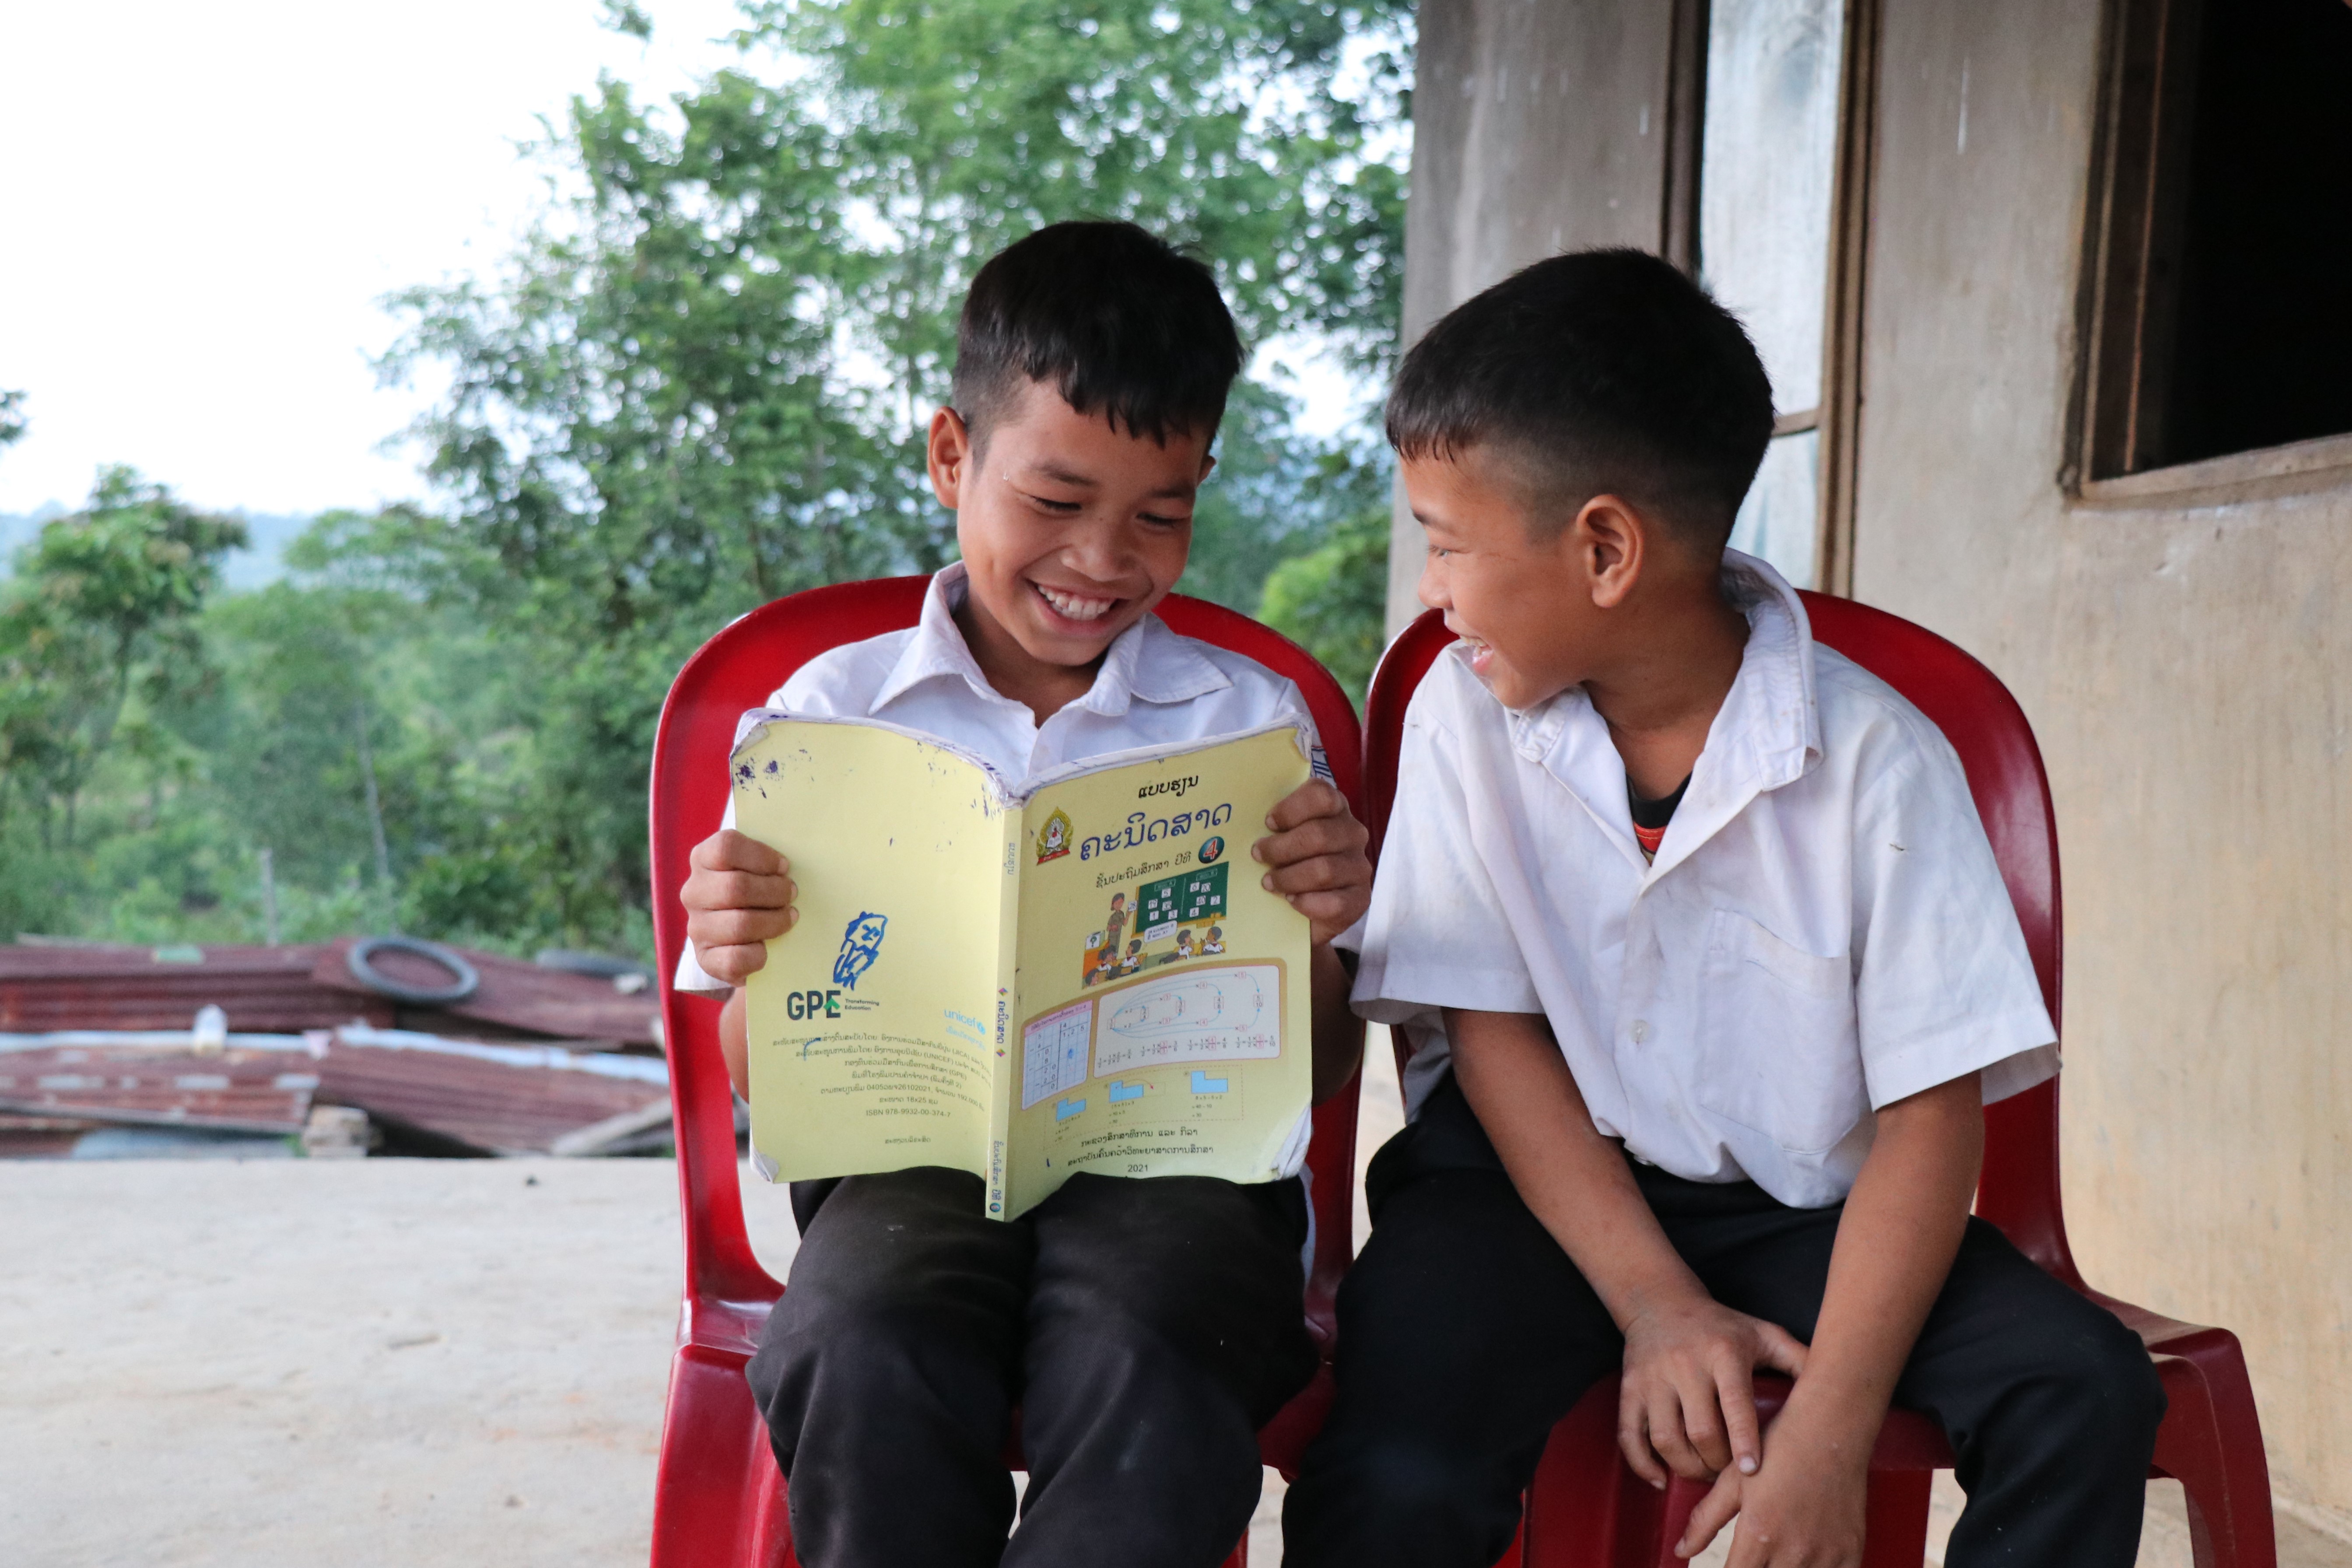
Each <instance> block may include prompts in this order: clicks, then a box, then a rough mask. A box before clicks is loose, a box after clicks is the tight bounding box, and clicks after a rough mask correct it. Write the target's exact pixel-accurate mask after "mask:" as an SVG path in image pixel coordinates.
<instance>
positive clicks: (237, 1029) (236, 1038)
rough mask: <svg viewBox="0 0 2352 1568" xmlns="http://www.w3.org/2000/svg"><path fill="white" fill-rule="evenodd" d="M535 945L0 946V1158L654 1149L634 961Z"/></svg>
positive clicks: (649, 1067) (662, 1140)
mask: <svg viewBox="0 0 2352 1568" xmlns="http://www.w3.org/2000/svg"><path fill="white" fill-rule="evenodd" d="M659 1029H660V1022H659V1015H658V1012H657V1008H656V994H655V992H654V991H653V989H652V988H651V987H650V986H649V985H648V984H647V983H646V974H645V973H644V971H643V970H641V969H639V968H637V967H635V966H634V965H631V964H628V963H620V962H615V961H612V960H604V959H598V958H595V957H593V956H592V955H585V954H569V953H546V954H541V963H522V962H520V961H519V960H515V959H509V958H503V957H499V956H498V955H496V954H491V953H483V952H467V951H464V950H458V949H450V948H443V947H437V946H435V945H434V944H431V943H425V942H411V941H407V940H405V939H399V938H390V939H386V938H376V939H371V940H369V941H365V942H356V941H344V942H334V943H331V944H327V945H322V946H310V947H274V948H269V947H212V948H203V949H198V948H194V947H188V948H168V947H167V948H156V949H148V948H130V947H87V946H57V945H47V944H24V943H19V944H15V945H0V1156H7V1155H16V1156H20V1157H21V1156H36V1157H37V1156H44V1155H46V1156H52V1157H58V1156H68V1155H79V1156H80V1157H84V1158H93V1157H104V1156H106V1155H110V1154H121V1153H134V1152H158V1149H157V1146H158V1144H159V1142H163V1143H169V1142H171V1141H173V1140H174V1139H176V1140H178V1141H179V1142H178V1146H177V1150H176V1152H208V1151H215V1150H217V1151H219V1152H238V1153H243V1154H251V1153H255V1152H285V1153H292V1152H297V1150H298V1148H299V1150H300V1151H301V1152H308V1153H310V1154H313V1155H321V1156H336V1155H344V1156H348V1155H357V1154H362V1153H365V1152H368V1151H369V1149H370V1148H371V1147H372V1146H374V1147H380V1148H383V1149H385V1150H386V1151H387V1152H404V1153H416V1154H458V1155H463V1154H618V1153H635V1152H652V1151H655V1150H667V1147H668V1145H669V1137H670V1133H669V1088H668V1082H669V1075H668V1068H667V1064H666V1063H665V1062H664V1061H663V1059H662V1058H661V1055H660V1047H659Z"/></svg>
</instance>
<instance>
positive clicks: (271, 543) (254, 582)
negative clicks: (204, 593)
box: [0, 501, 311, 590]
mask: <svg viewBox="0 0 2352 1568" xmlns="http://www.w3.org/2000/svg"><path fill="white" fill-rule="evenodd" d="M68 510H69V509H68V508H66V507H63V506H60V505H59V504H58V503H57V502H56V501H51V502H49V503H48V504H47V506H44V507H41V508H40V509H38V510H35V511H29V512H5V511H0V577H5V576H7V575H8V574H9V572H10V570H11V567H12V565H13V563H14V562H15V560H16V552H17V551H18V550H19V549H21V548H23V547H24V546H26V545H27V544H30V543H31V542H33V536H34V535H36V534H37V533H39V532H40V531H41V524H43V523H45V522H47V521H49V520H50V519H51V518H55V517H63V516H65V514H66V512H67V511H68ZM229 515H230V516H232V517H238V518H243V519H244V520H245V526H246V530H247V532H248V533H250V534H251V535H252V536H253V542H252V543H251V544H250V545H248V546H247V548H245V549H243V550H240V551H238V552H236V554H234V555H232V556H230V557H229V558H228V564H227V566H226V569H225V570H224V572H223V573H222V577H223V580H224V582H225V583H226V585H227V586H228V587H229V588H231V589H233V590H243V589H250V588H258V587H261V586H262V585H264V584H268V583H274V582H276V581H277V580H278V578H280V577H282V576H284V575H285V574H286V564H285V561H284V555H285V552H286V546H287V545H288V544H289V543H291V542H293V540H294V537H295V535H297V534H299V533H300V532H301V531H303V530H304V529H306V528H308V527H310V521H311V520H310V516H309V515H307V514H298V513H288V512H268V511H245V510H232V511H231V512H230V513H229Z"/></svg>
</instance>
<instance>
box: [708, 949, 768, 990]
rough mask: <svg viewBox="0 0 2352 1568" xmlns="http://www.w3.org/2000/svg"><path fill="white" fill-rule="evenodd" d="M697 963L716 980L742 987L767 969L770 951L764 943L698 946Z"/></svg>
mask: <svg viewBox="0 0 2352 1568" xmlns="http://www.w3.org/2000/svg"><path fill="white" fill-rule="evenodd" d="M694 956H695V962H697V963H700V964H701V965H702V972H703V973H705V974H708V975H709V976H710V977H711V978H712V979H714V980H723V981H725V982H726V983H727V984H730V985H740V984H743V982H745V981H746V980H749V979H751V976H752V975H754V974H756V973H759V972H760V971H761V969H762V968H764V967H766V965H767V962H768V949H767V944H766V943H764V942H748V943H742V944H739V945H733V946H727V947H704V946H702V945H700V944H699V943H698V944H696V947H695V952H694Z"/></svg>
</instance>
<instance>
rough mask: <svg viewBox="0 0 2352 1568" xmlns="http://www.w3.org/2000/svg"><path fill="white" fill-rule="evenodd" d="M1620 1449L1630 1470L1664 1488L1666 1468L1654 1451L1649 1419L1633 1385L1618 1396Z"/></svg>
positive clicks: (1652, 1483) (1653, 1484)
mask: <svg viewBox="0 0 2352 1568" xmlns="http://www.w3.org/2000/svg"><path fill="white" fill-rule="evenodd" d="M1617 1448H1618V1451H1619V1452H1620V1453H1622V1454H1623V1455H1624V1456H1625V1465H1626V1468H1629V1469H1631V1470H1632V1471H1633V1473H1634V1474H1635V1475H1637V1476H1639V1477H1641V1478H1642V1479H1643V1480H1645V1481H1647V1482H1649V1483H1650V1484H1651V1485H1652V1486H1654V1487H1657V1488H1660V1489H1664V1486H1665V1484H1666V1468H1665V1467H1664V1465H1662V1464H1660V1463H1658V1456H1657V1455H1656V1454H1655V1453H1654V1452H1653V1451H1652V1450H1651V1447H1650V1423H1649V1415H1648V1412H1647V1411H1646V1410H1645V1409H1644V1408H1643V1404H1642V1395H1641V1394H1640V1393H1639V1392H1638V1391H1637V1390H1636V1389H1635V1388H1634V1387H1633V1384H1632V1383H1631V1382H1630V1381H1629V1382H1628V1383H1627V1384H1625V1386H1624V1388H1623V1389H1622V1391H1621V1392H1620V1393H1619V1394H1618V1395H1617Z"/></svg>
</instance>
